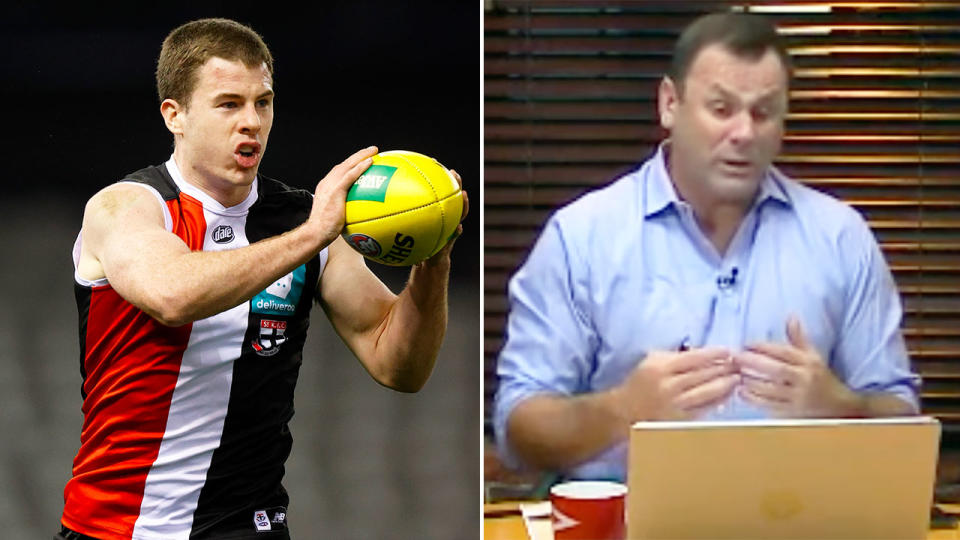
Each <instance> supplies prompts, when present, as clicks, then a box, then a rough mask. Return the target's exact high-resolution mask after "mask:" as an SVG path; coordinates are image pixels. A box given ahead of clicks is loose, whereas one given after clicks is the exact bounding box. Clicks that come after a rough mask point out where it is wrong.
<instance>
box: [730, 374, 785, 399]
mask: <svg viewBox="0 0 960 540" xmlns="http://www.w3.org/2000/svg"><path fill="white" fill-rule="evenodd" d="M790 390H791V389H790V388H789V387H787V386H784V385H782V384H778V383H776V382H773V381H767V380H762V379H751V378H748V377H744V379H743V389H742V390H741V393H743V392H749V393H750V394H751V395H753V396H754V397H756V398H759V399H762V400H764V401H768V402H771V403H780V404H785V403H789V402H790Z"/></svg>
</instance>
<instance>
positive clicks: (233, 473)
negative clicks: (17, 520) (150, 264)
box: [62, 158, 327, 540]
mask: <svg viewBox="0 0 960 540" xmlns="http://www.w3.org/2000/svg"><path fill="white" fill-rule="evenodd" d="M124 181H125V182H134V183H139V184H141V185H143V186H144V187H145V189H149V190H150V191H152V192H153V193H154V195H156V196H157V197H158V199H160V200H161V202H162V204H163V208H164V214H165V218H164V219H165V222H166V223H165V224H166V228H167V230H169V231H171V232H172V233H174V234H176V235H177V236H178V237H180V238H181V239H182V240H183V241H184V242H185V243H186V244H187V245H188V246H189V247H190V249H191V250H203V251H219V250H226V249H235V248H238V247H242V246H246V245H248V244H250V243H254V242H256V241H258V240H261V239H264V238H268V237H271V236H275V235H278V234H281V233H283V232H285V231H288V230H290V229H293V228H294V227H296V226H298V225H300V224H301V223H303V222H304V221H305V220H306V219H307V216H308V215H309V213H310V208H311V205H312V199H311V195H310V194H309V193H308V192H306V191H303V190H295V189H291V188H289V187H287V186H285V185H283V184H281V183H280V182H277V181H274V180H270V179H268V178H265V177H263V176H259V177H258V178H257V180H256V181H255V182H254V184H253V189H251V192H250V195H249V196H248V197H247V199H246V200H244V201H243V202H242V203H241V204H239V205H237V206H234V207H231V208H224V207H223V206H222V205H220V204H219V203H218V202H216V201H215V200H213V199H212V198H211V197H209V196H208V195H206V194H205V193H203V192H202V191H200V190H199V189H197V188H196V187H194V186H192V185H190V184H188V183H186V182H185V181H184V180H183V177H182V176H181V174H180V172H179V171H178V169H177V166H176V164H175V163H174V161H173V159H172V158H171V159H170V161H168V162H167V163H166V164H165V165H161V166H157V167H150V168H147V169H143V170H140V171H138V172H136V173H133V174H131V175H130V176H128V177H127V178H126V179H125V180H124ZM81 242H82V232H81V235H80V236H79V237H78V238H77V244H76V246H75V247H74V263H75V264H76V262H77V260H78V258H79V254H80V243H81ZM326 258H327V252H326V250H324V251H322V252H321V253H320V254H319V256H318V257H315V258H313V259H311V261H310V262H308V263H307V264H304V265H302V266H300V267H299V268H297V269H295V270H294V271H293V272H291V273H289V274H287V275H286V276H283V277H282V278H280V279H279V280H277V281H276V282H275V283H273V284H272V285H270V286H269V287H267V288H266V290H264V291H262V292H261V293H259V294H257V295H256V296H254V297H253V298H252V299H251V300H249V301H247V302H244V303H243V304H241V305H239V306H236V307H234V308H232V309H228V310H226V311H224V312H222V313H219V314H217V315H214V316H212V317H208V318H206V319H202V320H198V321H196V322H193V323H192V324H187V325H184V326H180V327H176V328H171V327H166V326H163V325H162V324H160V323H159V322H157V321H156V320H154V319H153V318H151V317H150V316H149V315H147V314H146V313H144V312H143V311H141V310H140V309H138V308H136V307H134V306H133V305H131V304H130V303H128V302H127V301H125V300H124V299H123V298H121V297H120V296H119V295H118V294H117V293H116V292H115V291H114V290H113V289H112V288H111V286H110V284H109V283H108V282H107V280H106V279H102V280H98V281H94V282H90V281H87V280H84V279H82V278H81V277H80V276H79V275H78V274H76V273H75V281H76V283H75V291H76V297H77V308H78V310H79V315H80V372H81V375H82V377H83V386H82V390H81V394H82V396H83V415H84V421H83V429H82V432H81V435H80V450H79V451H78V453H77V456H76V458H75V459H74V463H73V477H72V478H71V479H70V481H69V482H67V485H66V487H65V488H64V499H65V505H64V510H63V518H62V522H63V524H64V525H65V526H66V527H68V528H70V529H72V530H74V531H76V532H79V533H82V534H85V535H89V536H92V537H95V538H100V539H103V540H113V539H117V540H119V539H130V538H135V539H164V540H170V539H180V538H182V539H186V538H197V537H204V536H206V535H208V534H210V533H211V532H212V531H216V530H217V529H218V527H224V526H226V524H227V523H228V522H231V521H232V522H236V521H237V520H238V519H241V520H242V521H243V522H247V521H249V523H250V527H251V528H253V527H254V526H255V525H256V527H257V530H264V529H262V528H261V527H266V528H267V529H269V528H270V523H267V522H263V521H261V522H257V523H256V524H255V520H254V518H255V516H256V515H257V512H260V513H262V514H264V515H268V514H267V513H266V512H264V510H263V509H274V508H281V509H282V508H283V507H285V506H286V505H287V502H288V500H287V495H286V492H285V491H284V489H283V487H282V486H281V485H280V481H281V478H282V477H283V470H284V469H283V464H284V461H285V460H286V458H287V455H288V454H289V453H290V447H291V445H292V438H291V436H290V432H289V430H288V426H287V422H288V421H289V420H290V418H291V417H292V416H293V390H294V386H295V384H296V381H297V374H298V372H299V369H300V362H301V356H302V349H303V344H304V340H305V338H306V333H307V327H308V326H309V314H310V307H311V301H312V299H313V292H314V289H315V287H316V284H317V281H318V279H319V276H320V274H321V272H322V271H323V267H324V265H325V264H326ZM236 270H237V272H238V273H242V272H246V271H247V269H244V268H237V269H236ZM271 516H272V517H273V518H274V519H275V518H276V516H281V517H282V512H274V513H272V514H270V515H268V517H271ZM260 517H261V518H262V517H263V516H260ZM280 525H282V526H284V527H285V522H284V523H274V527H277V526H280Z"/></svg>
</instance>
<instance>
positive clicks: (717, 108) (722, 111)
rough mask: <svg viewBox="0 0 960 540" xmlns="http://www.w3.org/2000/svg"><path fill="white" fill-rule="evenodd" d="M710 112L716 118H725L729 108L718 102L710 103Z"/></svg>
mask: <svg viewBox="0 0 960 540" xmlns="http://www.w3.org/2000/svg"><path fill="white" fill-rule="evenodd" d="M710 110H711V111H712V112H713V113H714V114H716V115H717V116H727V115H728V114H730V107H729V106H728V105H727V104H726V103H723V102H720V101H715V102H713V103H711V104H710Z"/></svg>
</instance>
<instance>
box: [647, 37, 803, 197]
mask: <svg viewBox="0 0 960 540" xmlns="http://www.w3.org/2000/svg"><path fill="white" fill-rule="evenodd" d="M660 93H661V95H660V103H659V105H660V120H661V125H663V127H665V128H667V129H669V130H670V139H671V145H670V161H671V165H670V170H671V173H674V174H676V175H682V176H683V177H684V179H683V182H682V184H683V185H684V186H685V187H686V189H688V190H698V191H699V194H700V195H701V196H702V197H706V198H707V199H708V200H713V201H716V202H724V203H735V204H743V203H748V202H749V201H750V200H752V198H753V197H754V196H755V194H756V191H757V188H758V187H759V184H760V182H761V180H762V179H763V176H764V173H765V172H766V170H767V168H768V167H769V166H770V164H771V163H772V162H773V159H774V158H775V157H776V155H777V153H779V151H780V143H781V139H782V138H783V122H784V118H785V116H786V113H787V76H786V72H785V71H784V67H783V65H782V64H781V63H780V59H779V57H778V56H777V54H776V53H775V52H774V51H773V50H772V49H770V50H767V52H766V53H764V55H763V56H762V57H760V58H759V59H758V60H756V61H751V60H749V59H744V58H740V57H737V56H735V55H733V54H732V53H730V52H729V51H727V50H726V49H725V48H723V47H722V46H721V45H710V46H707V47H705V48H704V49H702V50H701V51H700V53H699V54H698V55H697V57H696V58H695V59H694V61H693V64H692V65H691V66H690V69H689V71H688V72H687V77H686V81H685V85H684V92H683V95H682V96H681V95H679V93H678V89H677V88H676V86H675V85H674V84H673V82H672V81H670V80H669V79H665V80H664V82H663V83H662V84H661V87H660ZM674 180H675V181H676V178H675V179H674Z"/></svg>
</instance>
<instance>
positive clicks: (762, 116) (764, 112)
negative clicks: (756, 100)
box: [753, 108, 770, 121]
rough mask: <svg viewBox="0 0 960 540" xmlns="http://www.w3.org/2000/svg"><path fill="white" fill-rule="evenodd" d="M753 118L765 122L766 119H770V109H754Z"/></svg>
mask: <svg viewBox="0 0 960 540" xmlns="http://www.w3.org/2000/svg"><path fill="white" fill-rule="evenodd" d="M753 118H754V120H761V121H762V120H766V119H767V118H770V109H767V108H763V109H754V110H753Z"/></svg>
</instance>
